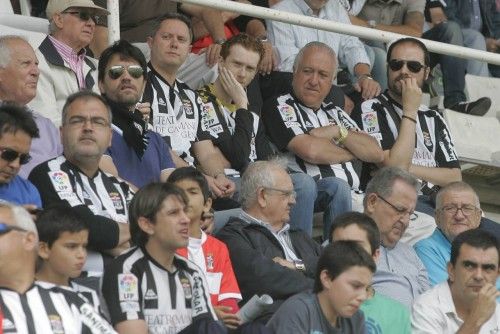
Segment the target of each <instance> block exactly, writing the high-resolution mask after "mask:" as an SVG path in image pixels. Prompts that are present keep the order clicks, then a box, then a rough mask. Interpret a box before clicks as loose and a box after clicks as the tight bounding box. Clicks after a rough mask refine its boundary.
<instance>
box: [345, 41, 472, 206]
mask: <svg viewBox="0 0 500 334" xmlns="http://www.w3.org/2000/svg"><path fill="white" fill-rule="evenodd" d="M429 61H430V60H429V52H428V51H427V48H426V47H425V45H424V44H423V43H422V42H420V41H419V40H417V39H415V38H403V39H400V40H397V41H395V42H394V43H393V44H391V46H390V47H389V50H388V53H387V63H388V66H387V78H388V86H389V89H388V90H387V91H386V92H384V93H383V94H381V95H379V96H377V97H376V98H374V99H372V100H369V101H365V102H364V103H363V104H362V105H361V106H360V107H358V108H357V109H356V111H355V112H354V113H353V118H354V119H355V120H356V121H357V122H358V124H359V126H360V127H361V128H362V129H363V130H364V131H366V132H367V133H368V134H370V135H371V136H372V137H374V138H376V139H377V140H378V142H379V145H380V146H381V147H382V149H383V150H384V161H383V163H382V165H385V166H398V167H401V168H404V169H406V170H408V171H409V172H410V173H411V174H412V175H414V176H415V177H417V178H419V179H420V180H422V182H423V184H422V189H421V192H420V194H421V195H422V194H423V195H430V194H432V193H433V192H435V191H436V189H438V187H439V186H444V185H446V184H448V183H450V182H453V181H460V180H461V178H462V177H461V172H460V166H459V162H458V158H457V155H456V152H455V148H454V145H453V142H452V140H451V135H450V131H449V130H448V127H447V126H446V123H445V121H444V119H443V117H442V116H441V115H440V114H439V113H438V112H437V111H436V110H433V109H430V108H428V107H427V106H425V105H422V104H421V100H422V86H423V84H424V81H425V80H426V79H427V78H428V76H429V72H430V67H429ZM376 168H377V166H374V165H368V164H365V165H364V166H363V172H362V180H363V183H366V182H367V181H368V180H369V177H370V174H371V173H372V172H373V171H374V170H375V169H376ZM427 202H428V201H426V198H423V197H422V198H420V199H419V208H418V209H419V211H424V212H428V213H429V214H432V209H431V208H430V207H429V205H430V204H429V203H427ZM424 206H427V207H428V208H425V207H424Z"/></svg>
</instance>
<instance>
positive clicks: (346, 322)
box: [268, 240, 375, 334]
mask: <svg viewBox="0 0 500 334" xmlns="http://www.w3.org/2000/svg"><path fill="white" fill-rule="evenodd" d="M374 272H375V262H373V259H372V258H371V256H370V255H369V254H368V253H367V252H366V251H365V250H364V249H363V248H362V247H361V246H360V245H359V244H358V243H357V242H356V241H351V240H349V241H336V242H334V243H333V244H331V245H328V246H326V248H325V250H324V251H323V253H322V254H321V257H320V258H319V260H318V268H317V271H316V275H315V278H314V279H315V281H314V290H313V291H314V292H303V293H300V294H298V295H295V296H293V297H291V298H290V299H288V300H287V301H286V302H284V303H283V305H282V306H281V307H280V308H279V309H278V311H276V313H275V314H274V316H273V317H272V318H271V320H270V321H269V324H268V327H270V328H271V330H272V331H273V333H276V334H289V333H297V334H299V333H344V334H351V333H352V334H363V333H365V331H366V329H365V319H364V315H363V312H361V311H360V310H359V307H360V306H361V304H362V303H363V302H364V301H365V300H366V298H367V297H368V288H369V286H370V283H371V278H372V275H373V273H374Z"/></svg>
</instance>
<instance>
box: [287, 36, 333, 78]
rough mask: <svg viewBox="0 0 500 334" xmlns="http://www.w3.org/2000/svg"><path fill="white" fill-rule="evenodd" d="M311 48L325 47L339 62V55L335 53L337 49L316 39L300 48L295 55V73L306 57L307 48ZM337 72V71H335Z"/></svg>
mask: <svg viewBox="0 0 500 334" xmlns="http://www.w3.org/2000/svg"><path fill="white" fill-rule="evenodd" d="M310 48H318V49H323V50H325V51H327V52H328V54H329V55H330V56H331V57H332V59H333V60H334V62H335V63H337V55H336V54H335V51H334V50H333V49H332V48H331V47H330V46H328V45H327V44H325V43H322V42H318V41H314V42H309V43H307V44H306V45H304V47H303V48H302V49H300V50H299V53H297V56H295V60H294V62H293V73H295V71H297V68H298V67H299V64H300V63H301V62H302V58H304V53H305V52H306V51H307V49H310ZM334 72H335V71H334Z"/></svg>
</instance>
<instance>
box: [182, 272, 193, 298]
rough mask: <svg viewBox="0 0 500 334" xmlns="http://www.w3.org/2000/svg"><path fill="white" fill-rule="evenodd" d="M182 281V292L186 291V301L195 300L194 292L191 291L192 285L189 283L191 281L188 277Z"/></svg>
mask: <svg viewBox="0 0 500 334" xmlns="http://www.w3.org/2000/svg"><path fill="white" fill-rule="evenodd" d="M180 281H181V286H182V290H184V298H186V299H191V298H193V290H192V289H191V283H190V282H189V279H188V278H186V277H183V278H181V279H180Z"/></svg>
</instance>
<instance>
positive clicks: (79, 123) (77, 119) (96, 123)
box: [67, 116, 109, 128]
mask: <svg viewBox="0 0 500 334" xmlns="http://www.w3.org/2000/svg"><path fill="white" fill-rule="evenodd" d="M87 122H90V124H91V125H92V127H98V128H107V127H109V122H108V121H107V120H106V119H105V118H103V117H90V118H87V117H83V116H73V117H71V118H70V119H69V120H68V122H67V124H69V125H70V126H73V127H83V126H84V125H85V124H87Z"/></svg>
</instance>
